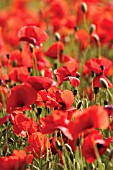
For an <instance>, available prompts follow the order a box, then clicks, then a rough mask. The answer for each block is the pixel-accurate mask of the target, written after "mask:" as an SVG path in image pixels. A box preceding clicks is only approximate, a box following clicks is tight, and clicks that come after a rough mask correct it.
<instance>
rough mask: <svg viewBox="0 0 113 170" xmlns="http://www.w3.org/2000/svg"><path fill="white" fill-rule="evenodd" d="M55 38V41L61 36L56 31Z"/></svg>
mask: <svg viewBox="0 0 113 170" xmlns="http://www.w3.org/2000/svg"><path fill="white" fill-rule="evenodd" d="M55 38H56V41H60V39H61V36H60V34H59V33H58V32H56V33H55Z"/></svg>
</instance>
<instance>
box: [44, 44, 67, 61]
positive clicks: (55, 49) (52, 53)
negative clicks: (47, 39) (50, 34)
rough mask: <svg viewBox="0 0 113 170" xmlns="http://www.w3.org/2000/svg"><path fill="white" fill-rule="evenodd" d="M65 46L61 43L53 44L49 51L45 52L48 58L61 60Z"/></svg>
mask: <svg viewBox="0 0 113 170" xmlns="http://www.w3.org/2000/svg"><path fill="white" fill-rule="evenodd" d="M63 50H64V44H63V43H62V42H60V41H58V42H55V43H53V44H52V45H51V46H50V47H49V49H48V50H47V51H46V52H45V55H46V56H47V57H50V58H53V59H56V58H59V59H60V58H61V57H62V55H63Z"/></svg>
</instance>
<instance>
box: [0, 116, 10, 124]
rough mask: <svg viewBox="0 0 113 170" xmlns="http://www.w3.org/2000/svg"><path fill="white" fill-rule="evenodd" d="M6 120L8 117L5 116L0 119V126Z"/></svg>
mask: <svg viewBox="0 0 113 170" xmlns="http://www.w3.org/2000/svg"><path fill="white" fill-rule="evenodd" d="M8 118H9V115H6V116H4V117H2V118H0V125H3V124H4V123H5V122H6V121H7V120H8Z"/></svg>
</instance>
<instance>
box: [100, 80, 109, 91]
mask: <svg viewBox="0 0 113 170" xmlns="http://www.w3.org/2000/svg"><path fill="white" fill-rule="evenodd" d="M100 84H101V86H102V87H103V88H105V89H107V88H108V83H107V81H106V80H105V79H104V78H100Z"/></svg>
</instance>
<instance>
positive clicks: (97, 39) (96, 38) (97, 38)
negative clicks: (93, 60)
mask: <svg viewBox="0 0 113 170" xmlns="http://www.w3.org/2000/svg"><path fill="white" fill-rule="evenodd" d="M92 37H93V38H94V40H95V41H96V42H97V43H98V42H99V41H100V38H99V36H98V35H97V34H93V35H92Z"/></svg>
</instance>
